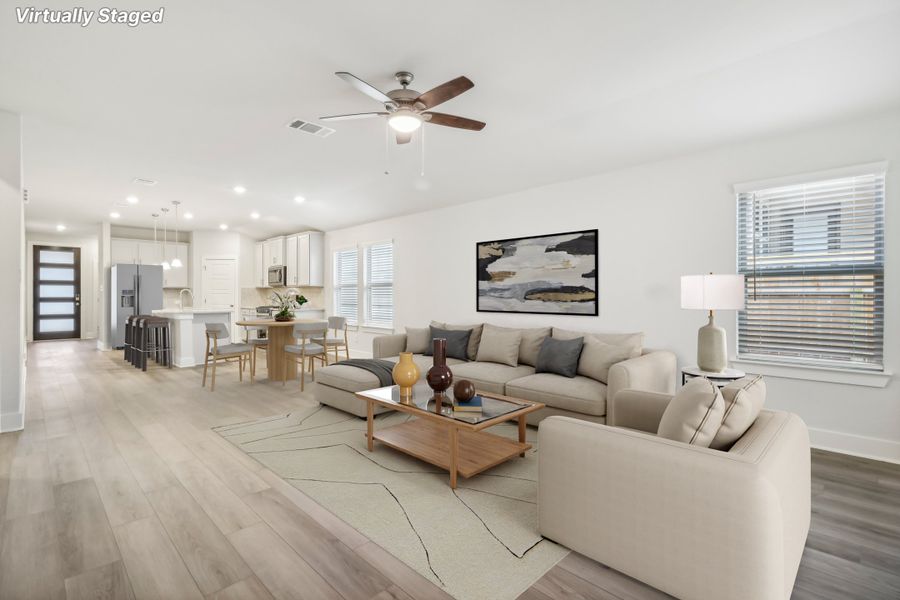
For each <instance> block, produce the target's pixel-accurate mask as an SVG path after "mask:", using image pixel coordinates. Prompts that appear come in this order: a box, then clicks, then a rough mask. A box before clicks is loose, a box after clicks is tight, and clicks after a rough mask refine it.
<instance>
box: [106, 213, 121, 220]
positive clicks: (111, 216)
mask: <svg viewBox="0 0 900 600" xmlns="http://www.w3.org/2000/svg"><path fill="white" fill-rule="evenodd" d="M121 216H122V215H120V214H119V213H117V212H111V213H109V218H110V219H118V218H119V217H121Z"/></svg>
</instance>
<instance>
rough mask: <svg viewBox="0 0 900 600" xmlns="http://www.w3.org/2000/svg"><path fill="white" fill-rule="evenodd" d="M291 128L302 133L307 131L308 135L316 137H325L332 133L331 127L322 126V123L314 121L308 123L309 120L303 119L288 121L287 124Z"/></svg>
mask: <svg viewBox="0 0 900 600" xmlns="http://www.w3.org/2000/svg"><path fill="white" fill-rule="evenodd" d="M287 126H288V127H290V128H291V129H296V130H297V131H302V132H303V133H308V134H309V135H314V136H316V137H320V138H325V137H328V136H329V135H331V134H332V133H334V129H332V128H331V127H324V126H323V125H316V124H315V123H310V122H309V121H304V120H302V119H294V120H293V121H291V122H290V123H288V124H287Z"/></svg>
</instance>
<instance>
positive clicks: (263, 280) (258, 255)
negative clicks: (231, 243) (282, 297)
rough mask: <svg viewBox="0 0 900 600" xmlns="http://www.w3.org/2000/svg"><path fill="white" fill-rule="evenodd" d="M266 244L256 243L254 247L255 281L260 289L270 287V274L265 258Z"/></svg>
mask: <svg viewBox="0 0 900 600" xmlns="http://www.w3.org/2000/svg"><path fill="white" fill-rule="evenodd" d="M265 245H266V243H265V242H256V244H255V245H254V247H253V281H254V285H255V286H256V287H259V288H267V287H269V274H268V272H267V271H266V269H267V268H268V267H267V264H266V260H265V258H264V256H263V255H264V254H265Z"/></svg>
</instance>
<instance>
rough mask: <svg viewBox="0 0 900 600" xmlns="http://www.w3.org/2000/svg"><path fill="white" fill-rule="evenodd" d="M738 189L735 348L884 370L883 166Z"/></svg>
mask: <svg viewBox="0 0 900 600" xmlns="http://www.w3.org/2000/svg"><path fill="white" fill-rule="evenodd" d="M742 187H743V188H748V187H749V188H750V189H738V188H736V191H737V192H738V193H737V215H738V218H737V238H738V242H737V260H738V272H739V273H742V274H744V276H745V279H746V289H745V295H746V298H745V300H746V309H745V310H743V311H741V312H740V313H738V355H739V356H740V357H741V358H760V359H769V360H772V359H774V360H778V361H784V362H794V363H797V362H800V363H805V364H812V365H818V366H832V367H839V368H853V369H869V370H879V371H880V370H882V369H883V368H882V363H883V335H884V171H883V167H881V169H878V170H876V169H865V170H862V171H857V172H856V173H854V174H852V175H843V174H842V175H841V176H839V177H837V176H832V177H830V178H825V177H822V178H817V180H812V181H805V182H801V183H793V182H792V183H791V184H790V185H779V186H777V187H774V186H770V187H762V186H760V187H759V189H752V186H742Z"/></svg>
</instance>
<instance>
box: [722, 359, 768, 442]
mask: <svg viewBox="0 0 900 600" xmlns="http://www.w3.org/2000/svg"><path fill="white" fill-rule="evenodd" d="M722 399H723V401H724V402H725V416H724V418H723V419H722V426H721V427H719V431H718V432H717V433H716V436H715V437H714V438H713V441H712V443H711V444H710V445H709V447H710V448H715V449H716V450H727V449H728V448H730V447H731V446H732V445H733V444H734V443H735V442H736V441H738V440H739V439H741V436H742V435H744V434H745V433H747V430H748V429H750V426H751V425H753V423H754V422H755V421H756V417H758V416H759V411H761V410H762V407H763V404H765V403H766V382H765V381H763V378H762V375H751V376H750V377H744V378H742V379H738V380H737V381H732V382H731V383H729V384H728V385H726V386H725V387H723V388H722Z"/></svg>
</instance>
